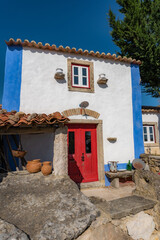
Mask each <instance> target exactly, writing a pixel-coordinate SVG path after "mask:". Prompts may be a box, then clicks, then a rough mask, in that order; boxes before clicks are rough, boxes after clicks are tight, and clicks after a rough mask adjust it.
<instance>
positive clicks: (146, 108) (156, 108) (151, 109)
mask: <svg viewBox="0 0 160 240" xmlns="http://www.w3.org/2000/svg"><path fill="white" fill-rule="evenodd" d="M142 113H160V105H159V106H142Z"/></svg>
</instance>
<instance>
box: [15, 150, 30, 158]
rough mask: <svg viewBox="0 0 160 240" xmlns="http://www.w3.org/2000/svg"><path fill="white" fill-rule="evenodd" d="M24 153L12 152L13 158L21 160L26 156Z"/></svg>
mask: <svg viewBox="0 0 160 240" xmlns="http://www.w3.org/2000/svg"><path fill="white" fill-rule="evenodd" d="M26 153H27V152H26V151H19V150H12V154H13V156H14V157H18V158H23V157H24V156H25V155H26Z"/></svg>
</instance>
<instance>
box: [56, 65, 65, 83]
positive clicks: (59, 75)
mask: <svg viewBox="0 0 160 240" xmlns="http://www.w3.org/2000/svg"><path fill="white" fill-rule="evenodd" d="M54 78H55V79H56V80H64V78H65V74H64V73H63V69H62V68H57V69H56V73H55V75H54Z"/></svg>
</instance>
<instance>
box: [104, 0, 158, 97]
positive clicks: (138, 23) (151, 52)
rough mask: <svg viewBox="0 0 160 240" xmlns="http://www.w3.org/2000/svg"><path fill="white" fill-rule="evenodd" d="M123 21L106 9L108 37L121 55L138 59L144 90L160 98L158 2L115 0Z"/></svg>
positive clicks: (156, 0)
mask: <svg viewBox="0 0 160 240" xmlns="http://www.w3.org/2000/svg"><path fill="white" fill-rule="evenodd" d="M116 2H117V3H118V4H119V6H120V9H119V11H120V13H122V14H123V16H124V18H123V20H121V19H119V18H118V19H116V16H115V15H114V13H113V12H112V10H109V13H108V20H109V24H110V27H111V28H112V31H111V36H112V39H113V41H114V43H115V44H116V45H117V46H118V47H119V48H120V50H121V52H120V53H118V54H120V55H122V56H127V57H132V58H135V59H137V60H138V59H140V60H141V62H142V64H141V65H140V75H141V83H142V85H143V86H144V87H145V91H146V92H147V93H149V94H152V96H154V97H160V0H116Z"/></svg>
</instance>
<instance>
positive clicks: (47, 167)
mask: <svg viewBox="0 0 160 240" xmlns="http://www.w3.org/2000/svg"><path fill="white" fill-rule="evenodd" d="M42 164H43V166H42V168H41V172H42V173H43V175H44V176H47V175H49V174H51V173H52V163H51V162H49V161H46V162H43V163H42Z"/></svg>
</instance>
